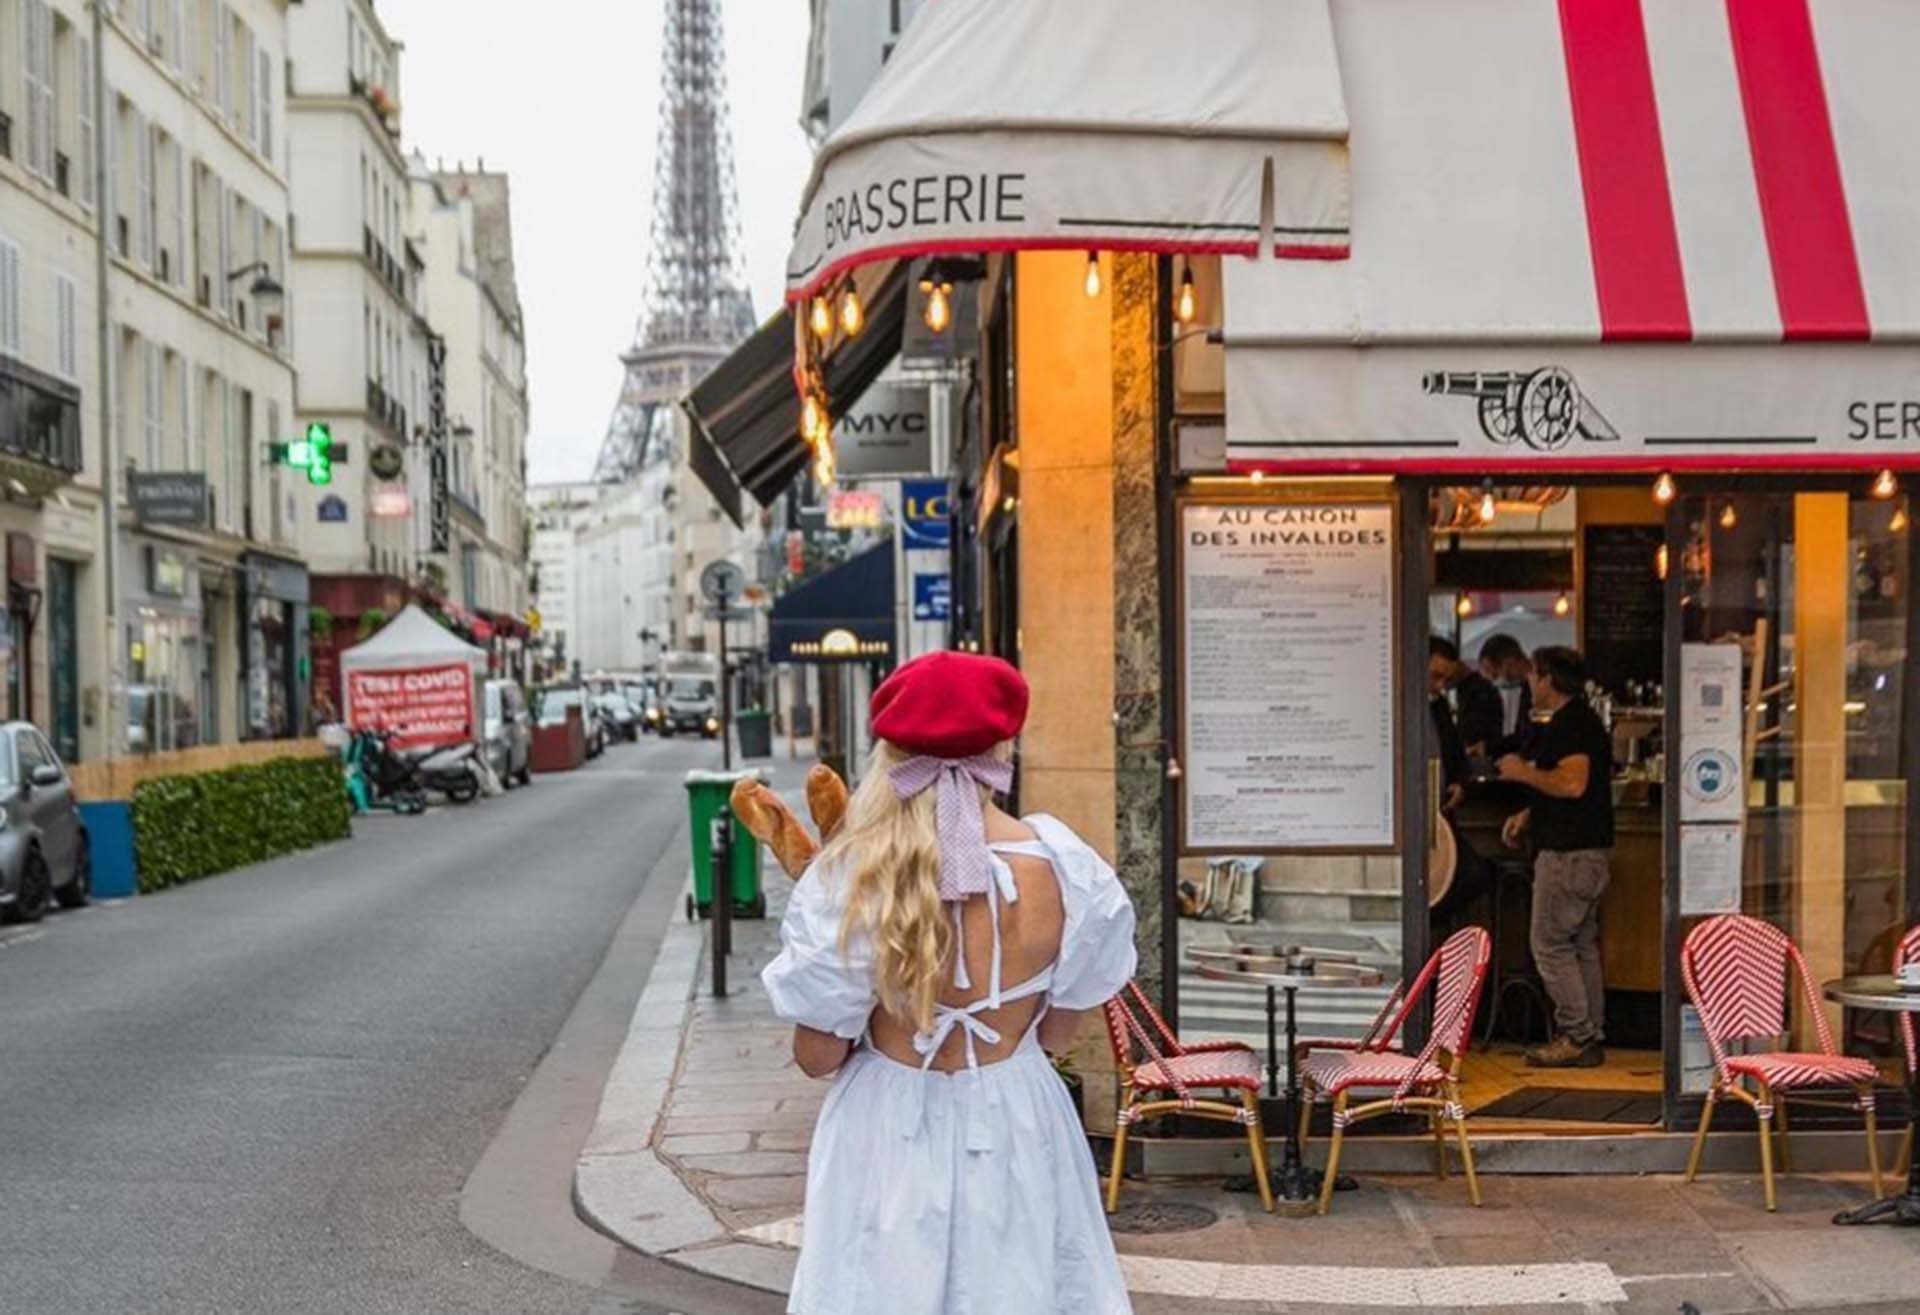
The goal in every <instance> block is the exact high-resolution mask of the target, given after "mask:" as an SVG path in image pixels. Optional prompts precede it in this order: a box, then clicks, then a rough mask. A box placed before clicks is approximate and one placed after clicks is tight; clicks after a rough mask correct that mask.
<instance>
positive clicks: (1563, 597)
mask: <svg viewBox="0 0 1920 1315" xmlns="http://www.w3.org/2000/svg"><path fill="white" fill-rule="evenodd" d="M1572 610H1573V599H1571V598H1569V597H1567V591H1566V590H1565V589H1562V590H1561V591H1560V596H1559V597H1558V598H1556V599H1554V600H1553V614H1554V615H1555V616H1565V615H1566V614H1567V613H1569V612H1571V611H1572Z"/></svg>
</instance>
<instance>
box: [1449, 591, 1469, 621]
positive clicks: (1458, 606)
mask: <svg viewBox="0 0 1920 1315" xmlns="http://www.w3.org/2000/svg"><path fill="white" fill-rule="evenodd" d="M1453 610H1454V611H1455V612H1456V613H1458V614H1459V615H1461V616H1472V615H1473V595H1471V594H1468V593H1462V594H1461V595H1460V596H1459V597H1458V598H1456V599H1454V600H1453Z"/></svg>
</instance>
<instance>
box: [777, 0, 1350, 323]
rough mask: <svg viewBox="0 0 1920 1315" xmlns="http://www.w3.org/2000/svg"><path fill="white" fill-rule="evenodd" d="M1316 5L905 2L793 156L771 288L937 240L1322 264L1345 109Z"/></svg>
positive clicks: (1341, 177) (1342, 232)
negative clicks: (844, 92) (799, 181)
mask: <svg viewBox="0 0 1920 1315" xmlns="http://www.w3.org/2000/svg"><path fill="white" fill-rule="evenodd" d="M1327 5H1328V0H1206V2H1205V4H1204V5H1202V6H1199V7H1197V8H1194V9H1190V10H1186V11H1180V10H1171V9H1169V8H1168V6H1167V5H1166V4H1165V3H1164V2H1163V0H1075V2H1074V3H1048V2H1043V0H938V2H937V3H932V4H928V5H926V6H925V7H924V8H923V9H922V10H921V11H920V13H919V15H918V17H916V18H915V19H914V21H913V23H912V25H911V26H910V27H909V29H908V31H907V33H906V35H905V36H904V37H902V39H901V41H900V44H899V45H898V46H897V47H896V48H895V50H894V52H893V55H892V58H891V59H890V60H889V61H888V63H887V66H886V68H885V69H884V70H882V72H881V74H880V77H879V78H878V80H876V81H875V83H874V84H873V86H872V87H871V88H870V89H869V90H868V92H867V94H866V96H865V97H864V98H863V99H862V100H861V102H860V104H859V105H858V106H857V107H856V108H855V110H854V112H853V113H852V115H850V116H849V117H848V119H847V120H846V122H845V123H843V124H841V126H840V127H839V129H837V130H836V131H835V132H834V134H833V135H832V136H831V137H829V138H828V139H827V141H826V143H825V144H824V145H823V146H822V147H821V149H820V153H819V155H818V156H817V157H816V158H815V160H814V168H813V174H812V177H811V178H810V179H809V180H808V183H807V188H806V191H805V194H804V197H803V200H802V205H801V214H800V221H799V224H798V227H797V230H796V234H795V239H794V246H793V251H792V254H791V255H790V257H789V259H788V263H787V293H788V296H789V297H790V298H799V297H804V296H807V295H809V294H810V293H812V292H813V291H814V290H815V289H817V288H819V287H820V286H821V285H822V284H824V283H826V282H827V281H828V280H830V279H832V278H834V277H835V276H836V275H838V274H839V273H840V272H841V271H843V270H846V269H848V268H849V267H851V266H853V265H857V264H860V263H862V262H864V261H868V260H874V259H878V258H880V257H886V256H899V255H906V254H914V255H923V254H932V253H937V252H942V251H967V252H978V251H987V250H1006V249H1029V248H1044V247H1069V248H1079V247H1085V248H1088V249H1094V248H1099V249H1108V250H1117V249H1127V250H1154V251H1220V252H1239V253H1246V254H1251V253H1254V252H1257V251H1260V250H1262V249H1263V247H1271V249H1272V250H1274V251H1275V252H1276V253H1277V254H1280V255H1289V256H1300V257H1309V258H1317V259H1339V258H1341V257H1344V256H1345V255H1346V251H1347V176H1346V159H1347V151H1346V137H1347V117H1346V109H1345V106H1344V103H1343V100H1342V97H1341V89H1340V74H1339V69H1338V66H1337V63H1336V60H1335V57H1334V48H1333V34H1332V28H1331V24H1330V22H1329V18H1328V9H1327ZM1263 239H1264V240H1263Z"/></svg>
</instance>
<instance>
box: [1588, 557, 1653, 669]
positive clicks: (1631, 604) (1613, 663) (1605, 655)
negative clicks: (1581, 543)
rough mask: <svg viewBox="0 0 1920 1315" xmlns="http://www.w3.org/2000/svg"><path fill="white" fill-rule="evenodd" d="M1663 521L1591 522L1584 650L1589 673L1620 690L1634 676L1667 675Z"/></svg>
mask: <svg viewBox="0 0 1920 1315" xmlns="http://www.w3.org/2000/svg"><path fill="white" fill-rule="evenodd" d="M1664 538H1665V531H1664V530H1663V529H1662V528H1661V527H1660V526H1658V525H1589V526H1587V537H1586V553H1585V563H1584V565H1585V569H1586V579H1585V581H1584V582H1583V583H1584V588H1585V590H1586V597H1585V599H1584V604H1585V606H1584V608H1583V612H1584V619H1585V630H1586V633H1585V634H1584V635H1583V636H1582V637H1581V640H1582V642H1581V645H1580V648H1581V651H1582V652H1583V653H1584V654H1585V655H1586V659H1587V671H1588V674H1589V675H1590V676H1591V677H1592V678H1593V680H1594V681H1596V682H1597V683H1598V684H1599V685H1600V686H1601V687H1602V688H1604V689H1608V690H1611V691H1613V692H1615V693H1616V694H1617V693H1619V692H1620V691H1621V690H1622V689H1624V688H1625V686H1626V683H1627V682H1628V681H1630V680H1637V681H1642V682H1647V683H1651V682H1655V681H1659V680H1661V679H1662V672H1663V667H1662V662H1663V656H1664V655H1663V652H1662V647H1661V625H1662V622H1663V620H1664V616H1665V607H1664V598H1663V595H1664V592H1665V589H1666V585H1665V583H1664V582H1663V581H1662V580H1661V579H1660V544H1661V542H1662V540H1663V539H1664Z"/></svg>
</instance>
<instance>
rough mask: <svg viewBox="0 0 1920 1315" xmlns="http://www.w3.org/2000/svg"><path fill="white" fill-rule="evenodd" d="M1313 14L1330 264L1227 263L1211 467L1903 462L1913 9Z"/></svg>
mask: <svg viewBox="0 0 1920 1315" xmlns="http://www.w3.org/2000/svg"><path fill="white" fill-rule="evenodd" d="M1331 13H1332V17H1333V32H1334V40H1335V45H1336V48H1337V49H1338V51H1339V58H1340V73H1341V81H1342V86H1343V89H1344V93H1345V96H1346V102H1347V105H1348V108H1349V110H1350V112H1351V114H1352V118H1353V130H1352V185H1353V211H1354V213H1353V244H1352V248H1353V249H1352V257H1351V259H1349V260H1347V261H1344V262H1338V263H1332V264H1322V265H1317V266H1307V265H1303V264H1299V263H1287V262H1283V263H1274V262H1248V261H1235V260H1230V261H1227V262H1226V268H1225V293H1224V298H1223V300H1224V303H1225V330H1224V334H1225V340H1226V344H1227V350H1226V358H1227V363H1226V372H1227V384H1226V395H1227V442H1228V458H1229V463H1230V465H1232V466H1234V467H1235V468H1237V469H1242V470H1250V469H1262V468H1264V469H1268V470H1292V471H1314V470H1324V471H1335V470H1342V471H1346V470H1373V469H1393V470H1402V471H1405V470H1420V469H1431V470H1446V469H1449V468H1452V467H1487V466H1490V465H1491V466H1502V467H1514V466H1547V467H1552V468H1555V469H1568V470H1572V469H1593V470H1606V469H1653V468H1669V467H1670V468H1675V469H1680V468H1685V467H1686V466H1689V465H1701V466H1711V467H1714V468H1719V469H1729V468H1736V467H1738V468H1760V469H1764V468H1768V467H1784V468H1805V469H1812V468H1819V467H1822V466H1839V467H1869V468H1871V467H1878V466H1909V465H1916V464H1920V347H1917V346H1916V343H1920V242H1916V241H1915V240H1914V237H1913V235H1914V234H1915V233H1916V232H1920V144H1916V139H1915V137H1914V135H1913V133H1912V132H1911V124H1912V121H1913V110H1912V95H1911V64H1912V56H1913V53H1914V52H1915V51H1920V5H1914V4H1911V3H1908V2H1907V0H1778V2H1777V3H1755V2H1753V0H1733V3H1729V4H1696V3H1690V0H1607V2H1606V3H1599V2H1593V3H1585V2H1583V3H1577V4H1575V3H1562V4H1559V5H1548V4H1539V5H1509V4H1500V3H1489V2H1487V0H1435V2H1434V3H1430V4H1420V5H1381V4H1377V3H1368V2H1367V0H1331ZM1467 93H1470V94H1467ZM1843 343H1851V344H1854V345H1851V346H1842V345H1840V344H1843Z"/></svg>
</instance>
